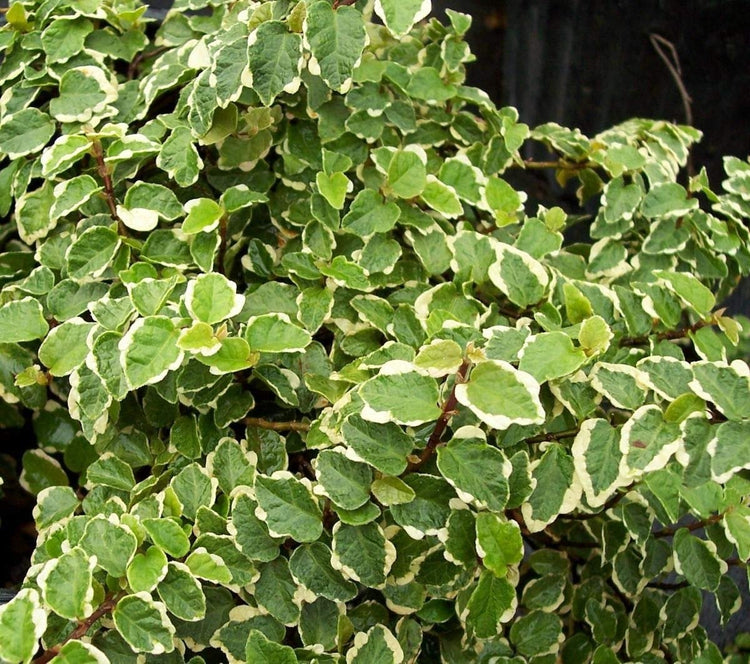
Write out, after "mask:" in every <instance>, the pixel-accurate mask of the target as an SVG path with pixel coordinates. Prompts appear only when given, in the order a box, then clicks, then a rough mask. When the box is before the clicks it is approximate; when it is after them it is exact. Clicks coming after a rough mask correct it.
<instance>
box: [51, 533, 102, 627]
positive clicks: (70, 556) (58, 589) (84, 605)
mask: <svg viewBox="0 0 750 664" xmlns="http://www.w3.org/2000/svg"><path fill="white" fill-rule="evenodd" d="M95 567H96V559H95V558H93V557H92V556H90V555H89V554H88V553H86V552H85V551H84V550H83V549H81V548H79V547H75V548H73V549H71V550H70V551H67V552H66V553H63V554H62V555H61V556H60V557H59V558H53V559H52V560H50V561H48V562H47V563H46V564H45V566H44V568H43V569H42V571H41V572H40V573H39V575H38V576H37V583H38V584H39V588H40V590H41V591H42V597H43V598H44V602H45V604H46V605H47V606H49V607H50V608H51V609H52V610H53V611H54V612H55V613H56V614H57V615H59V616H62V617H63V618H67V619H68V620H82V619H83V618H85V617H86V616H88V615H90V614H91V613H92V612H93V610H94V605H93V599H94V586H93V571H94V568H95Z"/></svg>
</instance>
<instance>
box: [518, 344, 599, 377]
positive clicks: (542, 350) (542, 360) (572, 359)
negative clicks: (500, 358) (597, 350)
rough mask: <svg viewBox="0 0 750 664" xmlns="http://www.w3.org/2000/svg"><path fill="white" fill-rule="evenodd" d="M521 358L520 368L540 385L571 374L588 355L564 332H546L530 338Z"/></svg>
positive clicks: (520, 355)
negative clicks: (574, 344)
mask: <svg viewBox="0 0 750 664" xmlns="http://www.w3.org/2000/svg"><path fill="white" fill-rule="evenodd" d="M519 358H520V359H521V362H520V364H519V365H518V368H519V369H520V370H521V371H525V372H526V373H528V374H531V375H532V376H533V377H534V378H535V379H536V380H537V382H539V383H543V382H544V381H547V380H553V379H554V378H561V377H562V376H566V375H568V374H571V373H573V372H575V371H576V370H577V369H578V368H579V367H580V366H581V365H582V364H584V363H585V362H586V360H587V357H586V353H584V351H583V350H581V349H580V348H576V347H575V346H573V342H572V341H571V339H570V337H569V336H568V335H567V334H565V333H564V332H544V333H542V334H536V335H533V336H531V337H529V338H528V339H527V340H526V343H525V344H524V346H523V348H522V349H521V352H520V353H519Z"/></svg>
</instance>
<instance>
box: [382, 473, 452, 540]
mask: <svg viewBox="0 0 750 664" xmlns="http://www.w3.org/2000/svg"><path fill="white" fill-rule="evenodd" d="M404 483H405V484H406V485H407V486H408V487H410V488H411V490H412V491H414V494H415V497H414V500H412V501H410V502H408V503H404V504H402V505H392V506H391V515H392V516H393V520H394V521H395V522H396V523H397V524H398V525H399V526H401V527H402V528H403V529H404V530H405V531H406V532H407V533H408V534H409V536H410V537H412V538H413V539H422V538H423V537H424V536H425V535H437V534H438V532H439V531H440V530H441V529H442V528H443V527H444V526H445V522H446V521H447V520H448V517H449V516H450V504H449V503H450V500H451V498H453V497H454V495H453V492H452V491H451V489H450V485H449V484H448V482H446V481H445V480H444V479H443V478H442V477H435V476H434V475H423V474H417V473H412V474H409V475H407V476H405V477H404Z"/></svg>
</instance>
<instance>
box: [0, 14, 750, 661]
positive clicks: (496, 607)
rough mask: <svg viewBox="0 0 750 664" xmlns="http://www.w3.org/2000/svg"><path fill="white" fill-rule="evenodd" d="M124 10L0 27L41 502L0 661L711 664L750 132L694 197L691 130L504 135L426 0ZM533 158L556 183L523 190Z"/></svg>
mask: <svg viewBox="0 0 750 664" xmlns="http://www.w3.org/2000/svg"><path fill="white" fill-rule="evenodd" d="M144 9H145V8H144V7H143V6H141V5H140V4H138V3H137V2H136V1H135V0H108V1H107V2H100V1H99V0H75V1H72V0H62V1H61V0H44V1H33V0H22V1H20V2H15V3H13V4H12V5H11V7H10V9H9V10H8V11H7V13H6V15H5V17H6V19H7V25H5V26H4V27H3V28H2V29H0V57H1V58H2V61H1V62H0V85H2V89H3V94H2V97H0V117H1V118H2V120H0V216H2V218H3V223H1V224H0V251H2V253H0V286H1V289H0V397H2V400H0V418H2V422H3V423H4V424H5V425H6V426H13V425H16V426H20V425H21V424H23V421H24V417H25V416H27V415H28V414H29V412H30V411H33V427H34V431H35V434H36V437H37V441H38V448H37V449H32V450H29V451H28V452H27V453H26V455H25V457H24V460H23V473H22V477H21V481H22V484H23V486H24V487H25V488H27V489H28V490H29V491H31V492H33V493H35V494H36V495H37V506H36V508H35V512H34V516H35V520H36V526H37V529H38V533H39V535H38V543H37V547H36V550H35V552H34V555H33V559H32V566H31V569H30V570H29V573H28V576H27V578H26V581H25V583H24V587H23V589H22V590H21V591H20V593H19V594H18V595H17V597H16V598H15V599H14V600H13V601H12V602H10V603H9V604H8V605H6V606H5V607H3V608H1V609H0V659H2V660H4V661H8V662H29V661H30V660H32V658H34V657H35V656H37V657H38V660H37V661H39V662H46V661H50V660H52V659H53V658H54V661H55V662H59V663H60V664H62V663H63V662H65V663H68V662H70V663H73V662H75V663H77V664H83V663H86V664H88V663H89V662H91V663H97V664H101V663H103V662H112V664H129V663H131V662H136V661H139V662H140V661H146V662H156V661H158V662H168V663H171V662H175V663H179V662H184V661H186V660H187V661H190V662H192V663H193V664H198V663H199V662H203V661H204V658H205V660H206V661H212V660H215V659H216V657H217V656H218V657H219V658H220V659H224V660H228V661H232V662H261V663H262V662H268V663H273V664H287V663H290V664H291V663H294V662H319V663H320V664H323V663H329V662H330V663H333V662H341V663H342V664H343V663H344V662H346V664H389V663H393V664H401V663H407V662H436V661H443V662H445V663H447V664H463V663H469V662H476V663H477V664H479V663H485V664H489V663H490V662H494V663H502V662H513V663H516V662H517V663H522V662H534V663H536V664H543V663H553V662H564V663H566V664H580V663H582V662H595V663H596V664H609V663H614V662H643V663H645V664H652V663H657V662H659V663H661V662H664V661H667V662H675V661H681V662H702V663H712V664H713V663H719V662H722V661H723V655H722V654H721V653H720V652H719V649H718V648H717V647H716V646H715V645H714V644H713V643H711V642H710V641H709V639H708V638H707V635H706V633H705V631H704V630H703V629H702V628H701V627H699V626H697V625H698V616H699V612H700V609H701V604H702V603H703V602H704V601H715V602H716V603H717V605H718V607H719V610H720V613H721V616H722V619H723V620H725V621H726V620H728V619H729V617H730V616H731V615H732V614H733V613H735V612H736V611H737V610H739V608H740V602H739V597H740V593H739V591H738V588H737V586H736V585H735V583H734V581H733V580H732V579H731V578H730V577H729V576H728V575H727V574H726V572H727V570H728V567H729V566H730V565H739V566H746V561H747V559H748V557H749V556H750V508H749V507H748V505H747V500H748V498H747V497H748V494H749V493H750V479H749V478H748V476H747V474H746V469H748V468H750V368H748V365H747V364H746V363H745V362H744V361H742V360H739V359H736V356H737V352H736V349H735V345H736V344H737V342H738V339H739V334H740V332H741V329H740V326H739V325H738V323H737V322H736V321H734V320H732V319H730V318H728V317H726V316H724V315H723V312H722V310H720V309H719V310H717V309H716V303H717V301H721V299H722V298H723V297H724V296H725V295H726V294H727V293H729V292H730V291H731V289H732V287H733V286H734V285H735V284H736V283H737V280H738V278H739V277H740V276H741V275H744V274H747V273H748V272H750V241H749V240H750V238H749V236H748V230H747V228H746V226H745V225H744V224H745V222H746V220H747V219H748V218H749V217H750V164H748V162H744V161H741V160H739V159H736V158H728V159H726V160H725V170H726V179H725V181H724V182H723V183H722V188H721V191H717V190H714V189H712V188H711V187H710V185H709V182H708V179H707V177H706V174H705V172H701V173H699V174H698V175H694V176H691V177H688V176H687V175H686V172H685V171H686V169H685V167H686V164H687V162H688V154H689V150H690V147H691V145H692V144H693V143H694V142H695V141H697V140H698V139H699V138H700V133H699V132H698V131H696V130H694V129H691V128H689V127H685V126H678V125H674V124H670V123H667V122H661V121H649V120H632V121H629V122H626V123H624V124H622V125H619V126H617V127H614V128H613V129H611V130H608V131H605V132H603V133H601V134H599V135H598V136H595V137H593V138H591V139H590V138H587V137H585V136H583V135H582V134H581V133H580V132H579V131H577V130H571V129H566V128H564V127H560V126H558V125H556V124H551V123H550V124H545V125H542V126H540V127H536V128H535V129H530V128H529V127H528V126H526V125H524V124H522V123H520V122H519V119H518V114H517V113H516V111H515V110H514V109H512V108H502V109H498V108H496V107H495V106H494V105H493V103H492V102H491V101H490V100H489V99H488V97H487V96H486V95H485V94H484V93H483V92H481V91H480V90H477V89H474V88H471V87H467V86H466V85H464V65H465V63H467V62H469V61H471V59H472V56H471V54H470V52H469V49H468V48H467V45H466V43H465V42H464V40H463V37H464V35H465V33H466V31H467V30H468V29H469V26H470V18H469V17H468V16H466V15H463V14H460V13H456V12H449V13H448V22H447V25H442V24H441V23H440V22H438V21H437V20H435V19H433V20H429V21H424V20H423V19H425V18H426V16H427V14H428V13H429V10H430V2H429V0H375V2H374V3H367V2H363V1H358V2H356V3H353V2H346V1H342V0H336V1H335V2H330V1H329V0H300V1H298V2H293V1H291V0H275V1H251V0H238V1H235V2H228V1H223V0H177V1H176V2H175V5H174V10H173V11H172V12H170V13H169V14H168V15H167V17H166V19H165V20H164V21H163V23H161V24H160V25H159V26H158V27H157V26H155V25H153V24H151V23H150V22H149V21H148V20H147V19H146V18H145V17H144ZM196 10H201V11H196ZM527 141H533V142H537V143H541V144H543V145H545V146H546V147H547V148H548V149H549V151H550V152H551V153H552V154H554V158H553V160H552V161H550V162H529V161H524V160H523V159H522V157H521V156H520V155H521V150H522V149H523V146H524V144H525V143H526V142H527ZM542 167H543V168H552V169H554V170H555V172H556V173H557V176H558V180H559V182H560V184H561V185H563V186H568V187H571V188H572V189H573V190H575V192H576V194H577V198H578V201H579V203H580V208H579V209H578V210H569V211H567V212H566V211H564V210H563V209H561V208H559V207H553V208H550V209H547V208H545V207H544V206H541V205H537V204H535V203H534V201H530V200H528V196H527V193H525V192H524V191H519V190H517V189H516V188H515V187H514V186H512V185H511V184H510V181H512V180H513V176H512V174H513V173H514V172H519V171H521V170H522V169H527V170H531V169H535V168H542ZM592 210H593V214H592ZM574 225H585V226H586V228H587V232H585V233H583V235H585V236H586V237H590V240H588V241H585V242H577V243H573V242H570V241H566V238H565V233H566V231H567V230H568V229H570V228H571V227H573V226H574ZM580 235H581V234H580V233H579V236H580ZM40 653H43V654H40Z"/></svg>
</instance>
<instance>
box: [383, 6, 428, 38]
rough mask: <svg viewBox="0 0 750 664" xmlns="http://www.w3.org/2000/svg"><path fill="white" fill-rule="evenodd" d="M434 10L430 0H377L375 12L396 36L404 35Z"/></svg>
mask: <svg viewBox="0 0 750 664" xmlns="http://www.w3.org/2000/svg"><path fill="white" fill-rule="evenodd" d="M431 10H432V5H431V3H430V0H404V1H403V2H398V1H397V0H376V2H375V13H376V14H377V15H378V16H379V17H380V19H381V20H382V21H383V23H385V25H386V27H387V28H388V30H389V31H390V32H391V34H392V35H393V36H394V37H403V36H404V35H405V34H406V33H407V32H409V31H410V30H411V28H412V26H413V25H414V24H415V23H418V22H419V21H421V20H422V19H423V18H425V17H426V16H427V15H428V14H429V13H430V11H431Z"/></svg>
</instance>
